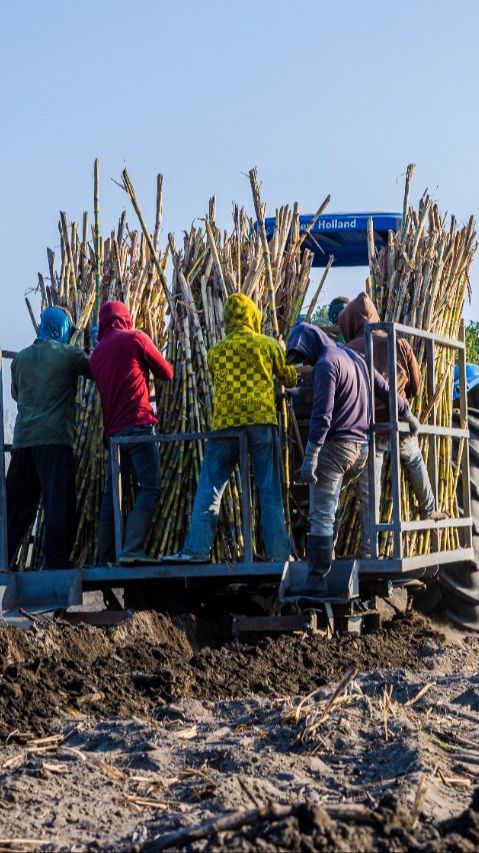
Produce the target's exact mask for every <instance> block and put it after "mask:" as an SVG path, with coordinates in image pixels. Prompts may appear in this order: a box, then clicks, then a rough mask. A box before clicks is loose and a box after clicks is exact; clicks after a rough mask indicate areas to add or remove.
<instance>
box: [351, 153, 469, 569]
mask: <svg viewBox="0 0 479 853" xmlns="http://www.w3.org/2000/svg"><path fill="white" fill-rule="evenodd" d="M413 172H414V166H413V165H410V166H409V167H408V170H407V177H406V189H405V196H404V211H403V222H402V227H401V229H400V230H399V231H397V232H396V233H393V232H389V235H388V244H387V247H386V248H384V249H383V250H382V251H381V252H380V253H379V255H378V254H377V252H376V250H375V247H374V239H373V235H372V230H371V228H370V233H369V262H370V276H369V279H368V282H367V288H368V292H369V295H370V297H371V299H372V300H373V302H374V303H375V305H376V307H377V309H378V313H379V316H380V319H381V320H383V321H392V322H397V323H402V324H404V325H407V326H413V327H416V328H418V329H423V330H425V331H429V332H432V333H434V334H436V335H440V336H443V337H446V338H453V339H457V338H458V337H459V333H460V325H461V319H462V311H463V305H464V299H465V296H466V292H467V290H468V286H469V271H470V267H471V263H472V259H473V257H474V253H475V251H476V247H477V244H476V234H475V221H474V219H473V218H472V217H471V218H470V220H469V221H468V223H467V225H465V226H464V227H462V228H459V227H458V225H457V222H456V220H455V218H454V217H451V221H450V224H449V227H446V223H445V219H444V218H443V217H441V215H440V213H439V209H438V206H437V204H436V203H435V202H433V201H432V199H431V198H430V197H429V195H428V194H427V193H426V194H425V195H423V197H422V198H421V200H420V202H419V206H418V209H417V211H416V210H414V209H413V208H412V207H410V206H409V190H410V185H411V179H412V176H413ZM409 342H410V344H411V346H412V348H413V350H414V352H415V355H416V357H417V359H418V362H419V365H420V366H421V369H422V386H421V392H420V395H419V396H418V397H417V398H416V399H415V400H414V401H413V404H412V408H413V411H414V413H415V414H416V416H417V417H418V418H419V420H420V421H421V422H422V423H427V422H428V416H429V413H430V412H431V410H432V408H433V407H435V417H436V424H437V425H439V426H451V423H452V421H451V417H452V384H453V382H452V380H453V369H454V363H455V355H456V354H455V351H454V350H451V349H450V348H448V347H443V346H438V345H436V347H435V389H436V390H435V394H434V396H433V399H427V383H426V359H425V342H424V341H423V340H421V339H420V338H410V339H409ZM435 441H436V453H437V460H438V469H439V470H438V509H440V510H443V511H445V512H446V513H447V514H448V515H449V516H450V517H451V518H454V517H458V511H457V503H456V485H457V480H458V476H459V471H458V469H457V468H456V469H454V468H453V465H452V448H451V439H450V438H447V437H443V436H441V437H439V438H436V439H435ZM421 447H422V450H423V454H424V456H425V459H426V461H427V457H428V447H429V444H428V440H427V439H426V438H424V439H422V440H421ZM384 468H385V470H384V471H383V482H382V488H381V513H380V517H381V520H384V521H390V520H391V517H392V499H391V489H390V475H389V466H387V465H385V466H384ZM401 481H402V482H401V504H402V507H401V510H402V518H403V519H408V518H410V519H411V520H412V519H414V518H416V517H417V508H416V506H415V503H414V499H413V495H412V494H411V492H410V489H409V485H408V483H407V482H406V478H405V477H404V474H403V475H402V477H401ZM343 522H347V523H343ZM340 530H341V531H342V535H341V536H340V541H339V542H338V551H339V552H341V553H357V547H358V544H359V530H358V502H357V496H356V494H355V493H354V492H349V494H348V497H347V499H346V501H345V503H344V506H343V511H342V520H341V525H340ZM439 537H440V540H439V541H440V547H441V548H443V549H454V547H457V531H455V530H453V529H446V530H442V531H440V533H439ZM429 547H430V535H429V533H420V534H417V533H410V534H407V536H406V537H405V554H406V555H411V556H412V555H413V554H423V553H428V551H429ZM390 550H391V541H390V538H389V537H383V540H382V548H381V553H385V554H388V553H390Z"/></svg>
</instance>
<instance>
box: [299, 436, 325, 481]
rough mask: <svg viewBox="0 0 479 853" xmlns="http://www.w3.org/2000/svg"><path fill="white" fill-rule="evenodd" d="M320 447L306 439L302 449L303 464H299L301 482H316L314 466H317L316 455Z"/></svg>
mask: <svg viewBox="0 0 479 853" xmlns="http://www.w3.org/2000/svg"><path fill="white" fill-rule="evenodd" d="M320 449H321V448H320V447H318V445H317V444H313V442H312V441H308V443H307V445H306V450H305V451H304V459H303V464H302V465H301V479H302V481H303V483H312V484H314V483H317V482H318V481H317V478H316V468H317V467H318V456H319V451H320Z"/></svg>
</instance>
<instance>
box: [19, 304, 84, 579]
mask: <svg viewBox="0 0 479 853" xmlns="http://www.w3.org/2000/svg"><path fill="white" fill-rule="evenodd" d="M72 331H73V330H72V326H71V323H70V320H69V319H68V316H67V314H66V312H65V311H63V310H62V309H61V308H53V307H50V308H46V309H45V311H43V313H42V316H41V320H40V328H39V330H38V335H37V339H36V341H35V342H34V343H33V344H32V345H31V346H29V347H27V348H26V349H23V350H21V352H19V353H18V354H17V355H16V356H15V358H14V359H13V361H12V397H13V399H14V400H16V401H17V407H18V414H17V418H16V421H15V429H14V433H13V449H12V458H11V461H10V465H9V468H8V473H7V482H6V487H7V489H6V491H7V536H8V562H9V565H10V566H11V567H12V568H13V565H12V564H13V562H14V559H15V555H16V552H17V550H18V546H19V545H20V542H21V541H22V539H23V537H24V535H25V533H26V532H27V531H28V529H29V527H30V525H31V524H32V522H33V520H34V518H35V514H36V512H37V508H38V501H39V499H40V496H41V498H42V503H43V510H44V513H45V541H44V556H45V563H46V566H47V567H48V568H62V567H63V568H65V567H67V566H68V565H69V564H70V562H69V561H70V553H71V550H72V547H73V541H74V534H75V511H76V507H75V465H74V460H73V438H74V416H75V395H76V386H77V379H78V376H80V375H82V376H91V373H90V365H89V360H88V357H87V356H86V355H85V353H84V351H83V350H82V349H80V348H79V347H76V346H70V345H69V341H70V338H71V335H72Z"/></svg>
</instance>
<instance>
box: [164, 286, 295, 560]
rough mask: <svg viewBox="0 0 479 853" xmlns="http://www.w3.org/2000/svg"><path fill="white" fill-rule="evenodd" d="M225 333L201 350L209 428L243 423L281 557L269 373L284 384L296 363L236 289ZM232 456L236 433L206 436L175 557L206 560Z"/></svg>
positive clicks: (271, 545)
mask: <svg viewBox="0 0 479 853" xmlns="http://www.w3.org/2000/svg"><path fill="white" fill-rule="evenodd" d="M225 331H226V337H225V338H224V339H223V340H222V341H220V342H219V343H217V344H215V345H214V346H213V347H212V348H211V349H210V351H209V353H208V366H209V369H210V373H211V378H212V380H213V389H214V398H213V423H212V429H213V430H224V429H228V428H229V429H233V428H234V429H238V428H239V427H242V428H244V429H245V430H246V435H247V439H248V450H249V455H250V459H251V463H252V466H253V472H254V477H255V482H256V486H257V489H258V494H259V501H260V509H261V530H262V534H263V544H264V550H265V554H266V557H267V559H269V560H275V561H276V560H277V561H281V560H286V559H287V558H288V557H289V554H290V550H291V548H290V539H289V535H288V531H287V529H286V525H285V521H284V509H283V496H282V491H281V476H280V450H279V439H278V416H277V412H276V405H275V395H274V380H275V378H277V379H278V380H279V382H280V383H281V384H282V385H285V386H286V387H287V388H290V387H292V386H293V385H295V384H296V382H297V373H296V368H295V367H293V366H290V365H286V363H285V355H284V352H283V349H282V348H281V346H280V345H279V343H278V342H277V341H275V340H274V338H270V337H267V336H266V335H262V334H261V315H260V312H259V311H258V309H257V307H256V305H255V304H254V302H252V301H251V299H249V298H248V297H247V296H245V295H244V294H243V293H234V294H232V295H231V296H229V297H228V299H227V300H226V303H225ZM238 458H239V441H238V439H237V438H227V437H224V438H220V437H213V438H210V439H209V441H208V443H207V445H206V450H205V456H204V459H203V464H202V466H201V473H200V479H199V483H198V489H197V492H196V497H195V503H194V507H193V514H192V518H191V527H190V532H189V533H188V536H187V538H186V542H185V544H184V547H183V550H182V551H180V553H179V554H175V555H172V556H170V557H169V558H167V559H169V560H171V561H175V562H178V561H179V562H181V561H184V562H208V560H209V559H210V553H211V548H212V545H213V542H214V538H215V534H216V528H217V524H218V514H219V511H220V504H221V497H222V495H223V492H224V489H225V486H226V484H227V482H228V480H229V477H230V475H231V473H232V471H233V468H234V466H235V465H236V463H237V462H238Z"/></svg>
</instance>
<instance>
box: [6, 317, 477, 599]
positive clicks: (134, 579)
mask: <svg viewBox="0 0 479 853" xmlns="http://www.w3.org/2000/svg"><path fill="white" fill-rule="evenodd" d="M375 329H379V330H382V331H384V332H386V334H387V335H388V374H389V380H390V387H391V397H390V406H389V409H390V411H389V423H388V424H380V425H378V424H376V423H374V422H373V423H372V428H371V435H370V449H371V451H372V452H371V453H370V456H369V460H370V461H369V466H370V485H371V489H370V520H371V542H372V544H373V547H374V554H373V558H372V559H371V560H355V561H353V560H337V561H335V562H334V568H335V573H337V574H338V576H339V575H342V576H343V577H344V578H345V579H346V580H347V579H348V578H350V576H351V573H352V571H353V569H354V571H357V570H359V577H360V579H361V581H363V582H369V584H371V583H372V584H373V585H374V584H378V583H379V584H383V585H384V586H387V585H388V584H389V583H390V582H393V581H396V582H397V583H399V584H401V583H407V581H408V579H410V578H417V577H421V576H423V575H424V574H425V573H427V570H428V569H429V568H431V567H435V566H438V565H439V564H440V563H452V562H458V561H462V560H470V559H473V556H474V552H473V549H472V544H471V543H472V529H471V525H472V521H471V517H470V486H469V456H468V437H469V432H468V430H467V429H464V428H463V429H454V428H448V427H440V426H437V425H436V423H435V407H434V406H433V407H432V409H431V413H430V415H429V424H427V425H424V426H422V427H421V429H420V431H419V434H420V435H427V436H429V441H430V453H429V471H430V476H431V481H432V483H433V488H434V490H435V492H436V494H437V459H436V444H435V441H436V437H437V436H444V435H446V436H457V437H459V438H463V439H464V443H463V451H462V484H463V489H464V514H463V517H462V518H458V519H446V520H444V521H440V522H432V521H419V522H407V521H404V520H402V518H401V506H400V489H399V483H400V479H399V478H400V459H399V438H398V435H399V433H400V432H407V431H408V428H407V426H406V425H404V424H401V423H399V420H398V412H397V392H396V387H397V383H396V379H397V363H396V340H397V335H398V334H400V335H408V336H416V337H420V338H423V339H424V340H425V341H426V359H427V390H428V396H429V398H430V399H433V397H434V392H435V375H434V374H435V371H434V352H435V346H436V345H439V346H447V347H450V348H452V349H453V350H456V351H457V352H458V354H459V366H460V371H459V384H460V398H461V420H462V423H463V424H464V423H467V398H466V373H465V363H466V362H465V343H464V330H463V329H462V331H461V340H460V341H454V340H450V339H448V338H442V337H440V336H437V335H432V334H430V333H429V332H423V331H420V330H418V329H414V328H411V327H407V326H402V325H400V324H395V323H376V324H369V325H367V326H366V327H365V335H366V355H367V363H368V368H369V371H370V375H372V365H373V347H374V340H373V337H372V332H373V331H374V330H375ZM14 355H15V353H14V352H10V351H4V352H3V357H4V358H13V356H14ZM370 384H371V389H370V400H371V407H372V409H371V410H372V411H373V412H374V384H373V383H372V382H371V383H370ZM1 391H2V352H1V350H0V392H1ZM3 427H4V424H3V396H2V395H1V394H0V611H1V610H3V611H15V610H17V611H18V609H19V608H24V609H27V610H35V609H36V610H52V609H58V608H67V607H69V606H71V605H78V604H81V603H82V601H83V598H82V595H83V591H84V590H95V589H111V587H112V586H117V587H118V586H119V587H121V586H125V585H126V586H128V585H129V584H134V585H136V584H138V583H139V582H141V581H155V580H158V581H160V580H168V579H169V580H171V579H176V580H182V581H184V582H185V584H186V585H187V584H188V583H190V582H198V581H201V580H203V579H204V580H206V581H207V580H210V581H211V580H212V579H217V580H219V579H222V581H223V582H224V583H233V584H235V583H244V582H248V581H260V582H261V581H265V582H272V583H279V581H280V580H281V579H282V578H284V575H285V573H286V571H287V570H288V568H289V566H291V568H292V569H294V572H299V573H301V572H304V571H306V563H305V562H304V561H296V562H294V563H291V564H289V563H288V562H287V563H283V562H281V563H278V562H258V561H254V559H253V548H252V531H251V505H250V485H249V484H250V480H249V460H248V449H247V437H246V433H245V431H244V430H241V429H237V430H228V431H223V430H222V431H219V432H198V433H197V432H191V433H174V434H165V435H152V436H143V437H140V436H138V437H131V436H128V437H126V436H125V437H120V438H118V439H115V440H113V441H112V442H111V446H112V463H113V471H112V474H113V484H114V488H113V495H114V506H115V545H116V552H117V556H118V554H119V551H120V549H121V541H122V532H123V531H122V523H123V522H122V513H121V480H120V449H121V447H122V446H127V445H128V444H138V443H140V442H141V443H143V442H145V443H150V442H157V443H165V442H172V441H173V442H174V441H195V440H204V439H208V438H211V437H213V436H214V437H218V438H221V437H227V436H228V437H233V436H234V437H236V438H237V439H238V441H239V443H240V448H239V450H240V453H239V456H240V458H239V465H240V475H241V479H242V483H243V489H242V530H243V543H244V559H243V561H239V562H236V563H232V564H229V563H205V564H201V565H198V564H196V565H193V564H191V565H185V564H174V563H160V562H158V563H156V564H154V565H142V566H135V567H132V568H130V567H126V566H118V565H117V566H113V567H110V566H95V567H91V568H82V569H61V570H58V569H55V570H43V571H26V572H9V571H8V570H7V569H8V565H7V524H6V495H5V462H4V459H5V457H4V453H5V450H8V449H9V447H6V446H5V444H4V429H3ZM379 429H381V430H383V431H384V430H385V429H387V430H389V432H390V440H391V451H392V452H391V466H392V467H391V477H392V493H393V520H392V523H391V524H382V523H379V521H378V519H377V518H376V511H375V477H374V463H375V453H374V450H375V438H376V433H377V432H378V430H379ZM446 527H454V528H456V529H458V530H459V533H460V536H461V543H462V547H461V548H459V549H457V550H454V551H438V550H437V535H434V532H435V531H437V530H439V529H441V528H446ZM412 530H431V531H433V532H432V545H433V548H432V550H431V553H430V554H427V555H425V556H416V557H405V556H404V555H403V545H402V536H403V534H404V533H407V532H409V531H412ZM382 531H389V532H392V533H393V537H394V552H393V556H392V557H391V558H385V559H380V558H379V556H378V554H377V535H378V533H380V532H382ZM434 545H436V550H434ZM353 562H354V567H353Z"/></svg>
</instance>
